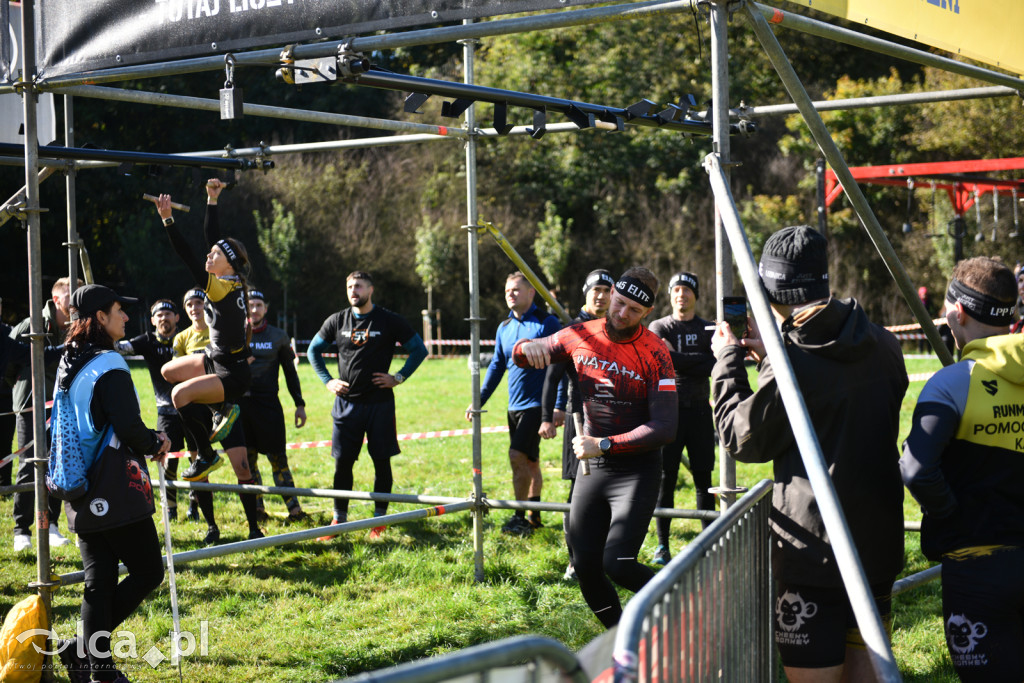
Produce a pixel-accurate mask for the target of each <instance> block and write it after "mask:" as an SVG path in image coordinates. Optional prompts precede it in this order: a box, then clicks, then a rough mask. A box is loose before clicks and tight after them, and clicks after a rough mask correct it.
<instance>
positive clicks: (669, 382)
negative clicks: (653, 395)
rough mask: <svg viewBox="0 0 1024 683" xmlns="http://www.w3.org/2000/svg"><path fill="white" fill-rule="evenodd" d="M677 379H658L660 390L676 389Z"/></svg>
mask: <svg viewBox="0 0 1024 683" xmlns="http://www.w3.org/2000/svg"><path fill="white" fill-rule="evenodd" d="M675 390H676V381H675V380H674V379H662V380H658V391H675Z"/></svg>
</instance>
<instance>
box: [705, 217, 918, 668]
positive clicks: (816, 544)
mask: <svg viewBox="0 0 1024 683" xmlns="http://www.w3.org/2000/svg"><path fill="white" fill-rule="evenodd" d="M759 272H760V275H761V282H762V283H763V284H764V287H765V289H766V290H767V294H768V300H769V302H771V307H772V313H773V314H774V317H775V320H776V322H777V323H778V324H779V325H780V327H781V330H782V336H783V338H784V339H785V342H786V346H785V348H786V354H787V356H788V357H789V361H790V363H792V366H793V372H794V374H795V375H796V379H797V382H798V383H799V385H800V393H801V394H803V398H804V402H805V403H806V405H807V411H808V414H809V415H810V419H811V423H812V424H813V426H814V430H815V432H816V433H817V435H818V441H819V443H820V444H821V452H822V456H823V457H824V460H825V465H826V467H827V468H828V471H829V473H830V476H831V478H832V483H833V485H834V486H835V489H836V494H837V495H838V497H839V502H840V504H841V505H842V508H843V512H844V513H845V516H846V521H847V523H848V524H849V528H850V533H851V535H852V537H853V542H854V545H856V547H857V554H858V555H859V556H860V559H861V562H862V564H863V566H864V573H865V574H866V575H867V579H868V583H869V584H870V586H871V590H872V594H873V595H874V598H875V602H876V604H877V606H878V611H879V614H880V615H881V617H882V620H883V622H886V623H889V624H891V618H892V584H893V581H894V580H895V578H896V575H897V574H898V573H899V571H900V569H901V568H902V566H903V482H902V481H901V479H900V471H899V464H898V461H899V452H898V450H897V447H896V438H897V434H898V432H899V417H900V404H901V402H902V401H903V394H904V393H905V392H906V390H907V370H906V367H905V366H904V364H903V354H902V352H901V351H900V345H899V342H897V341H896V338H895V337H894V336H893V335H892V333H891V332H888V331H886V330H885V329H884V328H882V327H879V326H878V325H875V324H873V323H872V322H871V321H870V320H868V317H867V315H866V314H865V313H864V309H862V308H861V306H860V304H859V303H857V301H856V300H855V299H836V298H833V297H832V296H831V295H830V293H829V281H828V242H827V240H826V239H825V237H824V236H823V235H821V234H820V233H818V232H817V231H815V230H814V229H813V228H811V227H809V226H806V225H802V226H796V227H789V228H783V229H782V230H779V231H778V232H776V233H775V234H774V235H772V236H771V237H769V238H768V241H767V242H765V245H764V251H763V253H762V255H761V264H760V268H759ZM751 330H752V332H751V334H750V336H749V337H748V338H746V339H737V338H736V336H735V335H734V334H733V332H732V330H731V329H730V326H729V324H728V323H727V322H722V323H720V324H719V325H718V329H717V330H716V331H715V336H714V339H713V341H712V344H711V348H712V350H713V351H714V352H715V356H716V357H717V358H718V362H717V363H715V367H714V369H713V370H712V372H711V380H712V391H713V393H714V400H715V424H716V425H717V426H718V433H719V436H720V443H721V446H722V448H724V449H725V450H727V451H728V452H729V454H730V455H732V457H734V458H735V459H736V460H739V461H740V462H768V461H772V462H773V465H774V473H775V476H774V479H775V490H774V496H773V498H772V506H773V508H774V510H773V511H772V514H771V519H770V522H769V523H770V525H771V530H772V551H773V552H772V570H773V574H774V576H775V580H776V591H777V594H776V598H777V599H776V602H775V616H776V619H775V623H776V627H775V642H776V644H777V645H778V647H779V653H780V656H781V659H782V663H783V665H784V666H785V668H786V677H787V678H788V679H789V680H790V681H793V682H794V683H797V682H800V683H802V682H805V681H840V680H848V681H874V680H876V679H875V676H874V673H873V671H872V669H871V660H870V656H869V654H868V652H867V650H866V649H865V646H864V641H863V640H862V639H861V637H860V632H859V631H858V629H857V628H856V621H855V619H854V617H853V613H852V609H851V607H850V603H849V600H848V598H847V595H846V590H845V588H844V586H843V581H842V578H841V577H840V574H839V570H838V567H837V566H836V558H835V555H834V554H833V552H832V546H831V544H830V542H829V539H828V536H827V534H826V533H825V525H824V522H823V520H822V518H821V514H820V513H819V512H818V506H817V503H816V502H815V498H814V492H813V491H812V490H811V485H810V482H809V481H808V478H807V471H806V469H805V468H804V463H803V460H802V459H801V457H800V453H799V450H798V449H797V445H796V440H795V438H794V436H793V431H792V427H791V426H790V422H789V419H788V416H787V414H786V410H785V408H784V407H783V404H782V397H781V395H780V392H779V387H778V385H777V384H776V381H775V373H774V372H773V368H772V365H771V363H770V362H769V360H768V359H767V358H765V353H764V344H763V343H762V342H761V340H760V338H759V335H758V332H757V330H756V328H754V327H753V326H751ZM748 352H750V353H751V354H752V355H753V356H754V357H755V359H757V360H758V361H759V363H760V365H759V367H758V370H759V373H758V389H757V391H756V392H755V391H753V390H751V388H750V382H749V381H748V379H747V370H746V368H745V367H744V365H743V359H744V358H745V357H746V356H747V353H748Z"/></svg>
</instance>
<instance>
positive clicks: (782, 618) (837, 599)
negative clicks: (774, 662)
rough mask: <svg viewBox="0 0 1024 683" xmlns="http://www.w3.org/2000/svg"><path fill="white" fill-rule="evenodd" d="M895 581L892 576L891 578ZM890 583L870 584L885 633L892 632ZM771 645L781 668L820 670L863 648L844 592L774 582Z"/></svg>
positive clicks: (838, 664) (839, 589) (842, 590)
mask: <svg viewBox="0 0 1024 683" xmlns="http://www.w3.org/2000/svg"><path fill="white" fill-rule="evenodd" d="M893 579H895V577H893ZM892 584H893V582H892V581H888V582H886V583H881V584H877V585H872V586H871V587H870V588H871V594H872V595H873V596H874V597H875V605H877V606H878V613H879V615H880V616H881V617H882V624H883V625H884V626H885V630H886V631H888V632H889V633H890V634H891V633H892ZM774 624H775V644H776V645H777V646H778V648H779V657H780V659H782V663H783V665H785V666H792V667H797V668H803V669H822V668H826V667H830V666H840V665H841V664H842V663H843V662H845V661H846V648H847V647H852V648H857V649H864V647H865V645H864V640H863V638H862V637H861V635H860V629H858V628H857V620H856V618H855V617H854V615H853V608H852V607H851V606H850V601H849V599H848V598H847V597H846V589H845V588H842V587H839V588H822V587H820V586H803V585H796V584H784V583H782V582H778V583H777V585H776V594H775V619H774Z"/></svg>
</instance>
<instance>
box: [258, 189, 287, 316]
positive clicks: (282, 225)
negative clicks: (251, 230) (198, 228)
mask: <svg viewBox="0 0 1024 683" xmlns="http://www.w3.org/2000/svg"><path fill="white" fill-rule="evenodd" d="M270 206H271V215H272V218H271V219H270V221H269V222H267V221H264V220H263V216H262V215H261V214H260V212H259V211H253V212H252V217H253V219H254V220H255V221H256V238H257V240H258V241H259V245H260V249H262V250H263V256H264V258H266V260H267V267H268V268H269V269H270V275H271V277H273V278H274V279H275V280H277V282H278V283H279V284H280V285H281V290H282V291H283V293H284V305H283V306H282V307H281V308H282V313H283V315H284V319H285V328H287V327H288V284H289V283H290V282H291V281H292V278H293V277H294V275H295V270H296V268H297V266H298V263H297V262H296V259H295V257H296V255H297V252H298V247H299V233H298V231H297V230H296V229H295V213H294V212H292V211H287V212H286V211H285V208H284V204H282V203H281V202H279V201H278V200H277V199H276V198H274V199H271V200H270Z"/></svg>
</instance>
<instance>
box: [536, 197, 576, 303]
mask: <svg viewBox="0 0 1024 683" xmlns="http://www.w3.org/2000/svg"><path fill="white" fill-rule="evenodd" d="M572 220H573V219H571V218H570V219H568V220H566V221H563V220H562V217H561V216H559V215H558V207H557V206H555V205H554V203H552V202H546V203H545V204H544V220H542V221H540V222H538V223H537V238H536V239H535V240H533V253H534V255H535V256H536V257H537V263H538V265H540V269H541V272H543V273H544V277H545V278H547V281H548V283H549V285H548V286H549V287H550V288H551V289H552V290H554V291H556V292H557V291H560V289H561V285H562V277H563V275H565V269H566V267H567V266H568V265H569V252H570V251H571V249H572V237H571V236H570V234H569V231H570V230H571V229H572Z"/></svg>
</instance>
